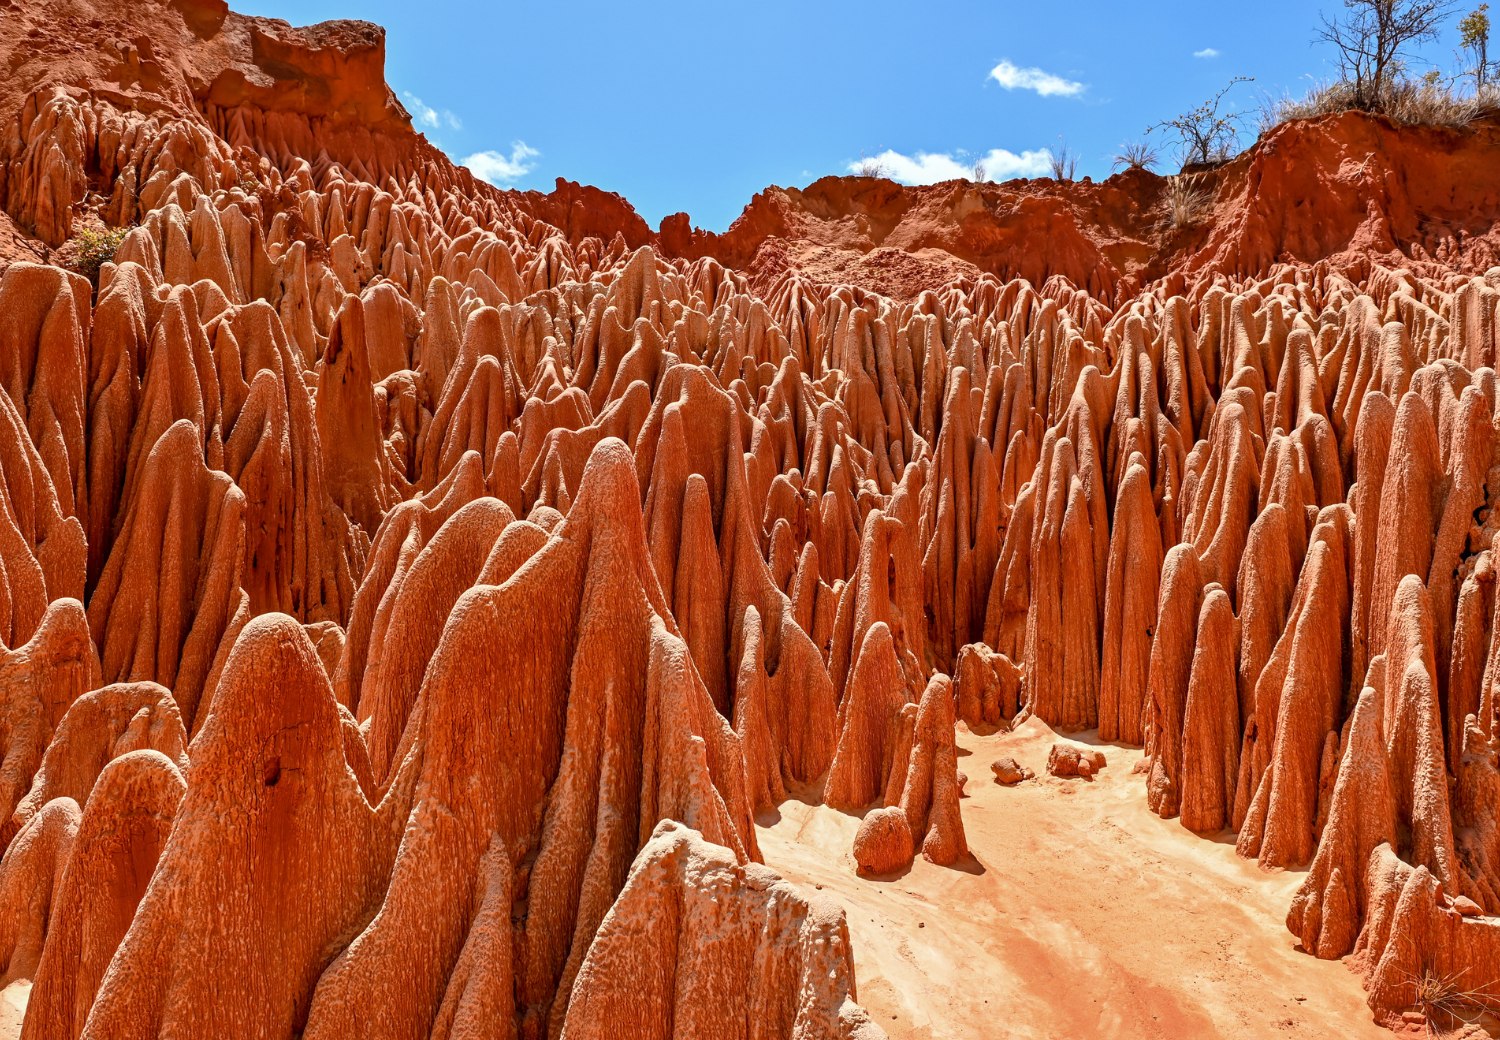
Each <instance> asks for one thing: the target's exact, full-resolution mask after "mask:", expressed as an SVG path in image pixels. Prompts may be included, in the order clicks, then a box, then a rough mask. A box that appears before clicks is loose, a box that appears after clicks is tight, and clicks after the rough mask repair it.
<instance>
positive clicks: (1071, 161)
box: [1051, 142, 1078, 181]
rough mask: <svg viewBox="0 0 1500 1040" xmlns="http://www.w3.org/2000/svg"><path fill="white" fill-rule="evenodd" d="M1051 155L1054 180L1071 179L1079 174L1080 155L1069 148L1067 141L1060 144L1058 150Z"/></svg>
mask: <svg viewBox="0 0 1500 1040" xmlns="http://www.w3.org/2000/svg"><path fill="white" fill-rule="evenodd" d="M1051 155H1052V160H1051V165H1052V179H1053V180H1055V181H1070V180H1073V179H1074V178H1075V177H1077V176H1078V156H1077V155H1076V154H1075V153H1074V152H1073V151H1072V150H1070V149H1069V148H1068V146H1067V143H1066V142H1064V143H1063V144H1060V145H1058V146H1057V151H1055V152H1052V153H1051Z"/></svg>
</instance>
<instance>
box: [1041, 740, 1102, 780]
mask: <svg viewBox="0 0 1500 1040" xmlns="http://www.w3.org/2000/svg"><path fill="white" fill-rule="evenodd" d="M1103 768H1104V752H1102V751H1096V750H1094V749H1093V748H1084V747H1079V746H1078V745H1077V744H1053V745H1052V750H1051V751H1049V752H1047V772H1049V773H1051V774H1052V775H1053V776H1062V777H1068V776H1081V777H1085V778H1088V777H1092V776H1093V775H1094V774H1095V773H1097V772H1099V770H1101V769H1103Z"/></svg>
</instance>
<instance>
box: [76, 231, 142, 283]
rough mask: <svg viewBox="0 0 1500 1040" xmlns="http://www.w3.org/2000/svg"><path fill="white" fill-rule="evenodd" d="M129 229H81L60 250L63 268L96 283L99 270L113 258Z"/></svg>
mask: <svg viewBox="0 0 1500 1040" xmlns="http://www.w3.org/2000/svg"><path fill="white" fill-rule="evenodd" d="M129 230H130V229H129V228H98V227H85V228H81V229H80V230H79V232H78V234H76V235H74V236H73V237H72V238H71V239H69V240H68V241H67V243H66V244H65V245H64V246H63V248H62V260H63V266H64V267H66V268H68V269H69V270H70V271H77V272H78V273H79V274H81V275H83V276H84V277H85V278H87V279H88V280H89V281H91V282H96V283H97V282H98V280H99V268H101V267H103V266H104V265H105V264H106V263H107V262H108V261H110V260H113V259H114V258H115V250H117V249H119V248H120V243H121V241H123V240H124V238H125V233H126V232H127V231H129Z"/></svg>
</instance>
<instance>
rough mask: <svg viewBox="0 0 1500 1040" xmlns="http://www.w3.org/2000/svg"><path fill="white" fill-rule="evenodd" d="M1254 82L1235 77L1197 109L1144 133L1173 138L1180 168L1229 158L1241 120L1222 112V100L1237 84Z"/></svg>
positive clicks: (1234, 147) (1164, 121)
mask: <svg viewBox="0 0 1500 1040" xmlns="http://www.w3.org/2000/svg"><path fill="white" fill-rule="evenodd" d="M1254 79H1255V77H1253V76H1236V77H1234V79H1232V80H1230V81H1229V83H1228V85H1227V86H1225V87H1224V89H1223V90H1221V91H1219V92H1218V93H1217V94H1215V95H1214V96H1213V97H1211V98H1209V99H1208V100H1207V101H1205V102H1203V104H1201V105H1199V106H1198V107H1197V108H1194V109H1191V110H1189V111H1187V112H1184V113H1183V114H1182V115H1180V116H1178V117H1177V118H1176V119H1164V120H1162V121H1161V122H1160V123H1157V124H1155V125H1154V126H1151V127H1148V128H1147V129H1146V133H1148V134H1150V133H1154V132H1155V131H1157V130H1164V131H1168V132H1170V133H1172V134H1174V135H1176V137H1177V143H1178V145H1179V146H1180V147H1181V149H1182V165H1183V166H1184V167H1186V166H1192V165H1194V164H1196V163H1209V162H1220V161H1222V160H1224V159H1229V158H1233V156H1234V154H1235V151H1236V150H1237V146H1238V145H1239V139H1240V130H1241V124H1242V123H1243V121H1244V116H1243V115H1242V114H1241V113H1239V112H1233V111H1228V112H1226V111H1224V108H1223V105H1224V97H1225V95H1226V94H1228V93H1229V92H1230V91H1231V90H1233V89H1234V87H1235V86H1236V85H1237V84H1240V83H1251V82H1254Z"/></svg>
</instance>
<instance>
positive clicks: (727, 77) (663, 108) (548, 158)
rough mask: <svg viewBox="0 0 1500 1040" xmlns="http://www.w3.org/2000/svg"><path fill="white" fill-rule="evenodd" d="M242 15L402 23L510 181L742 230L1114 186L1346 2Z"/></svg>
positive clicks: (390, 51) (343, 6) (445, 124)
mask: <svg viewBox="0 0 1500 1040" xmlns="http://www.w3.org/2000/svg"><path fill="white" fill-rule="evenodd" d="M232 6H233V7H234V8H235V10H239V11H242V12H244V13H247V14H261V15H271V16H274V17H279V18H285V19H287V20H288V21H291V22H294V23H296V24H306V23H309V22H314V21H320V20H323V19H327V18H364V19H368V20H371V21H376V22H379V23H380V24H382V25H384V26H385V27H386V29H387V30H388V32H387V38H386V39H387V68H386V75H387V78H388V79H389V81H390V83H391V85H392V86H393V87H394V88H395V90H396V91H397V93H398V94H400V95H402V98H403V100H404V102H405V103H406V106H407V108H408V109H410V110H411V111H412V114H413V117H414V119H415V121H416V123H417V126H418V129H420V130H422V131H423V132H424V133H426V134H427V136H428V137H429V139H431V140H432V141H434V142H435V143H436V144H438V145H439V146H440V147H442V148H443V149H444V150H445V151H446V152H447V153H448V154H449V155H451V156H452V157H453V158H454V159H455V160H458V161H460V162H463V161H465V160H469V164H470V165H471V167H473V168H475V169H476V172H479V173H481V174H482V175H484V176H485V177H486V179H489V180H491V181H493V182H494V183H497V184H500V185H502V186H505V187H518V188H538V189H542V190H549V189H550V188H551V187H552V185H553V181H554V179H555V178H557V177H560V176H561V177H566V178H568V179H569V180H577V181H582V182H585V183H589V184H596V185H598V186H600V187H602V188H606V189H608V190H611V191H618V192H620V193H621V194H623V195H624V196H625V197H626V198H628V199H629V200H630V201H631V203H632V204H634V206H635V207H636V209H637V210H639V211H640V213H641V214H642V215H643V216H644V217H645V218H646V219H647V220H648V221H650V222H651V223H652V225H653V226H655V225H656V224H657V223H658V222H659V221H660V219H661V218H662V217H663V216H665V215H666V214H669V213H675V212H678V211H686V212H687V213H689V214H691V216H692V217H693V221H694V223H695V224H697V225H698V226H700V227H706V228H711V229H714V230H722V229H723V228H725V227H727V226H728V225H729V223H730V222H731V221H732V220H733V219H734V218H735V217H736V216H737V215H738V214H739V212H740V210H741V209H743V208H744V206H745V204H746V203H747V202H748V201H749V199H750V197H751V195H753V194H754V193H756V192H757V191H760V190H761V189H762V188H764V187H765V186H767V185H769V184H778V185H782V186H801V185H805V184H808V183H810V182H811V181H813V180H815V179H817V178H818V177H820V176H823V175H825V174H830V173H846V172H848V171H849V167H850V164H851V163H857V162H859V161H860V160H861V159H862V158H865V157H870V156H884V157H885V166H886V168H887V169H888V170H890V171H891V172H893V173H896V174H899V175H900V179H907V180H921V179H936V178H940V177H942V176H944V175H947V174H951V173H952V172H954V171H955V170H959V169H962V170H967V169H968V168H970V167H971V166H972V163H973V160H974V158H975V157H977V156H991V153H994V154H993V156H992V161H991V163H990V167H991V169H992V170H993V171H994V172H997V173H1000V174H1001V175H1002V177H1001V179H1003V178H1004V176H1020V175H1027V174H1033V175H1034V174H1038V173H1044V172H1045V158H1044V157H1043V156H1041V155H1040V154H1039V153H1041V152H1042V151H1044V150H1052V151H1055V150H1056V149H1058V147H1059V146H1060V145H1062V144H1063V143H1066V145H1067V146H1068V148H1069V149H1070V150H1072V151H1073V152H1075V153H1077V154H1078V156H1079V165H1078V175H1079V176H1080V177H1082V176H1085V175H1091V176H1093V177H1095V178H1096V179H1097V178H1101V177H1104V176H1107V175H1108V174H1109V172H1110V166H1111V161H1112V157H1113V156H1114V154H1115V153H1116V152H1117V151H1118V149H1119V146H1120V145H1121V144H1122V143H1123V142H1126V141H1131V140H1136V139H1139V138H1140V137H1141V136H1142V133H1143V131H1144V129H1145V128H1146V127H1147V126H1148V125H1150V124H1151V123H1153V122H1155V121H1157V120H1160V119H1163V118H1166V117H1169V116H1172V115H1175V114H1177V113H1179V112H1181V111H1183V110H1185V109H1187V108H1190V107H1192V106H1193V105H1194V104H1196V103H1197V102H1199V101H1201V100H1202V99H1203V98H1205V97H1207V96H1208V95H1211V94H1213V93H1214V92H1215V91H1216V90H1218V89H1219V88H1220V87H1221V86H1223V85H1224V84H1225V83H1227V82H1228V80H1229V79H1230V78H1231V77H1232V76H1235V75H1247V76H1254V77H1255V78H1256V82H1254V83H1249V84H1242V85H1240V86H1238V87H1236V88H1235V90H1234V93H1233V94H1232V95H1231V97H1232V98H1235V99H1236V100H1237V103H1238V104H1239V106H1240V107H1242V108H1244V109H1247V110H1250V109H1255V108H1257V107H1258V106H1259V104H1260V102H1261V101H1262V100H1263V99H1264V98H1265V97H1267V96H1268V95H1271V96H1281V95H1283V94H1285V93H1288V92H1290V93H1296V94H1300V93H1304V92H1305V91H1306V89H1307V87H1308V86H1309V85H1310V84H1311V83H1312V82H1313V81H1315V80H1319V79H1327V78H1328V77H1329V76H1330V75H1331V74H1332V66H1331V65H1330V64H1329V55H1328V53H1327V48H1326V47H1324V46H1322V45H1314V44H1313V43H1312V41H1313V37H1314V35H1315V31H1316V26H1317V23H1318V17H1319V12H1320V10H1329V11H1331V10H1333V9H1335V8H1337V7H1338V6H1340V5H1339V3H1338V0H1324V2H1322V3H1318V2H1314V0H1259V2H1257V3H1254V4H1250V5H1239V4H1236V5H1233V7H1234V9H1235V14H1234V15H1233V16H1230V15H1228V14H1227V13H1226V12H1227V11H1228V10H1229V9H1230V6H1231V5H1228V4H1224V3H1221V2H1219V0H1196V2H1185V0H1170V2H1154V3H1149V4H1130V3H1120V2H1117V0H1115V2H1071V3H1067V2H1058V0H1028V2H1013V0H927V2H925V3H922V4H913V3H910V2H897V0H863V2H858V3H856V2H852V0H761V2H758V3H754V4H747V3H738V2H733V0H730V2H723V0H720V2H717V3H715V2H713V0H694V2H687V0H646V2H644V3H631V4H625V3H619V2H608V0H575V2H573V3H570V4H567V5H563V4H560V3H556V2H541V0H532V2H524V3H518V2H505V0H498V2H494V3H488V4H458V3H444V2H441V0H428V2H426V3H419V4H413V3H411V2H409V0H402V2H400V3H397V2H393V0H363V2H359V3H356V2H354V0H295V2H294V0H233V2H232ZM1472 6H1473V4H1472V3H1468V2H1463V3H1462V4H1461V11H1460V13H1463V12H1464V11H1467V10H1468V9H1469V8H1470V7H1472ZM1453 21H1454V22H1455V23H1456V18H1455V19H1454V20H1453ZM1449 28H1450V31H1449V33H1448V35H1447V36H1446V37H1445V38H1444V39H1443V40H1442V41H1440V42H1439V43H1438V44H1435V45H1433V46H1431V47H1429V48H1427V53H1426V54H1425V55H1424V57H1425V58H1426V59H1428V60H1430V61H1433V62H1436V63H1439V64H1442V65H1444V66H1445V67H1447V66H1456V65H1457V58H1456V55H1455V49H1456V29H1454V28H1453V27H1452V26H1450V27H1449ZM1250 122H1251V125H1252V130H1251V134H1252V135H1253V117H1252V118H1251V120H1250ZM1247 140H1248V138H1247ZM886 153H892V154H891V155H886ZM1028 153H1030V154H1029V155H1028ZM471 156H477V157H478V158H474V159H472V160H471V159H470V157H471ZM923 156H926V157H927V158H925V159H923V158H922V157H923Z"/></svg>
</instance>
